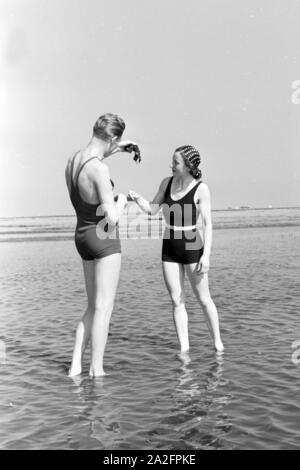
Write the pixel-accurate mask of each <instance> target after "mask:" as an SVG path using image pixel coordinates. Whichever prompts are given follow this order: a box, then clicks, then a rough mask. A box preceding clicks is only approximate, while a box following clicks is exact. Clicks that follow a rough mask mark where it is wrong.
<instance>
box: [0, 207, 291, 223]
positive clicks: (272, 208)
mask: <svg viewBox="0 0 300 470" xmlns="http://www.w3.org/2000/svg"><path fill="white" fill-rule="evenodd" d="M279 209H281V210H283V209H300V206H287V207H275V206H274V207H243V206H240V207H236V208H234V207H230V208H227V209H212V212H247V211H266V210H268V211H273V210H279ZM141 213H143V212H141ZM75 216H76V215H75V213H74V214H52V215H10V216H4V217H2V216H1V217H0V220H3V219H37V218H39V219H46V218H47V219H49V218H54V217H56V218H57V217H75Z"/></svg>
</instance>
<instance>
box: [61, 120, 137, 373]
mask: <svg viewBox="0 0 300 470" xmlns="http://www.w3.org/2000/svg"><path fill="white" fill-rule="evenodd" d="M124 129H125V123H124V121H123V120H122V119H121V118H120V117H119V116H117V115H114V114H109V113H108V114H105V115H103V116H101V117H100V118H99V119H98V120H97V122H96V123H95V125H94V128H93V136H92V139H91V140H90V142H89V143H88V145H87V146H86V148H85V149H83V150H81V151H79V152H76V154H75V155H73V156H72V158H70V159H69V161H68V163H67V167H66V171H65V176H66V183H67V186H68V190H69V194H70V198H71V201H72V204H73V206H74V209H75V212H76V215H77V226H76V231H75V244H76V248H77V251H78V253H79V255H80V256H81V258H82V263H83V270H84V277H85V286H86V292H87V298H88V305H87V309H86V312H85V314H84V315H83V317H82V319H81V321H80V322H79V324H78V327H77V331H76V339H75V345H74V351H73V357H72V364H71V368H70V371H69V376H74V375H78V374H80V373H81V361H82V356H83V353H84V350H85V348H86V346H87V344H88V341H89V339H91V353H92V354H91V364H90V371H89V374H90V375H91V376H99V375H104V371H103V355H104V350H105V345H106V341H107V336H108V329H109V322H110V317H111V313H112V310H113V304H114V298H115V294H116V289H117V285H118V280H119V273H120V265H121V245H120V240H119V238H118V237H117V236H116V230H114V228H115V226H116V224H117V222H118V220H119V218H120V216H121V215H122V212H123V210H124V208H125V206H126V204H127V198H126V196H125V195H124V194H119V196H118V198H117V201H116V202H115V199H114V195H113V191H112V185H113V183H112V181H111V180H110V176H109V169H108V167H107V165H105V163H103V160H105V159H106V158H108V157H109V156H111V155H113V154H114V153H116V152H120V151H124V150H126V149H127V148H128V146H132V145H133V144H134V143H133V142H131V141H123V142H120V139H121V137H122V134H123V132H124Z"/></svg>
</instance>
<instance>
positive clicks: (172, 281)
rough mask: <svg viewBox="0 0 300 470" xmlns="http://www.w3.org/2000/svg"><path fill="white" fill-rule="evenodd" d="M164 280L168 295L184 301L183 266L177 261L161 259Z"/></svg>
mask: <svg viewBox="0 0 300 470" xmlns="http://www.w3.org/2000/svg"><path fill="white" fill-rule="evenodd" d="M162 266H163V275H164V280H165V283H166V286H167V289H168V291H169V294H170V296H171V297H172V298H173V297H175V296H176V297H178V299H180V300H182V301H184V266H183V265H182V264H179V263H172V262H168V261H163V263H162Z"/></svg>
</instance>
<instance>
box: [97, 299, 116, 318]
mask: <svg viewBox="0 0 300 470" xmlns="http://www.w3.org/2000/svg"><path fill="white" fill-rule="evenodd" d="M113 306H114V301H113V300H111V299H100V300H97V302H96V303H95V307H94V312H95V315H105V314H109V313H110V312H111V311H112V309H113Z"/></svg>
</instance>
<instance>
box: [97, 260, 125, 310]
mask: <svg viewBox="0 0 300 470" xmlns="http://www.w3.org/2000/svg"><path fill="white" fill-rule="evenodd" d="M120 268H121V254H120V253H115V254H112V255H109V256H105V257H104V258H99V259H95V260H94V276H95V278H94V301H95V306H97V303H99V302H113V301H114V298H115V295H116V291H117V287H118V282H119V276H120Z"/></svg>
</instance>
